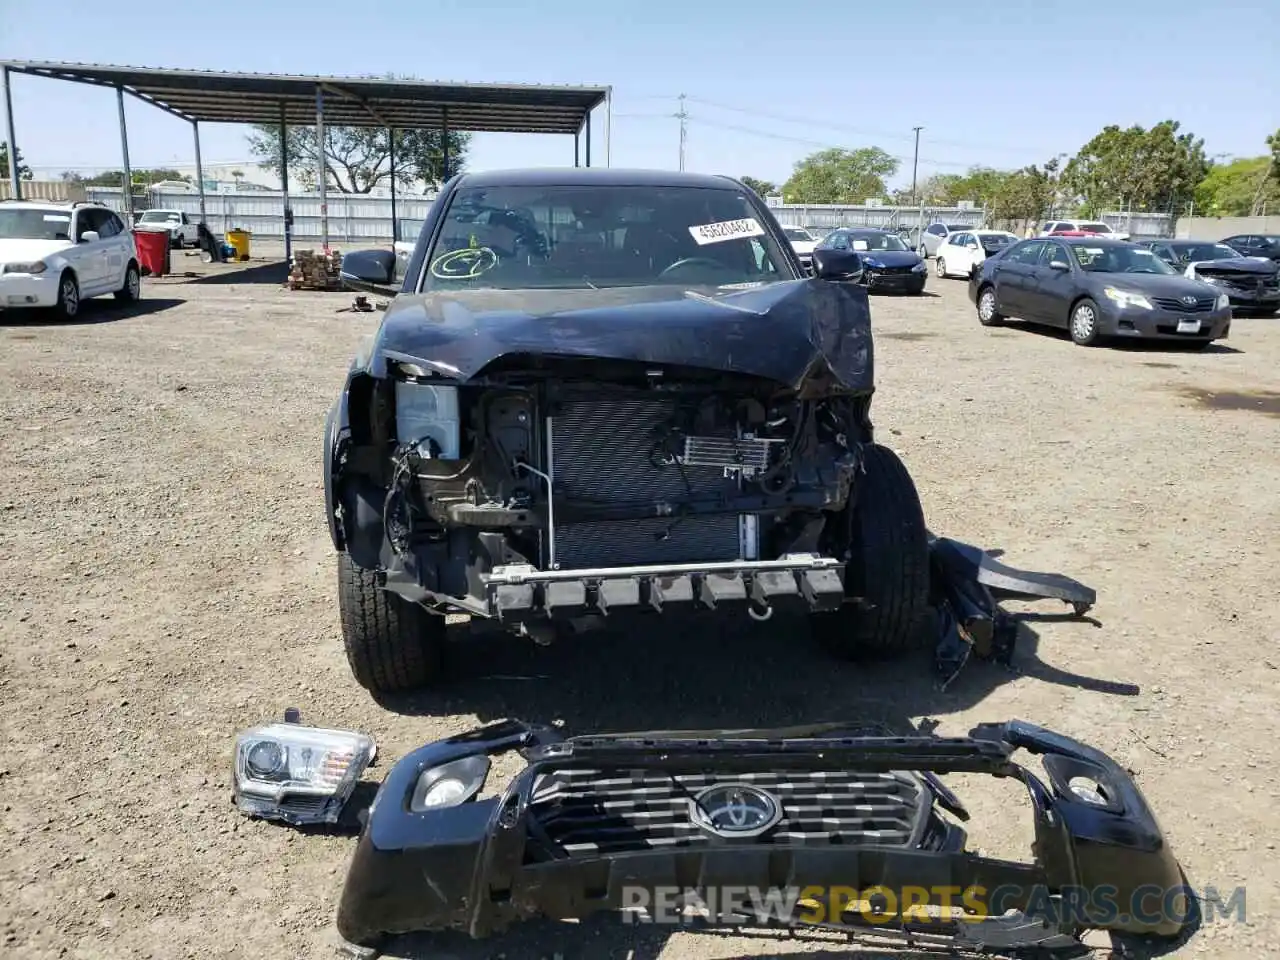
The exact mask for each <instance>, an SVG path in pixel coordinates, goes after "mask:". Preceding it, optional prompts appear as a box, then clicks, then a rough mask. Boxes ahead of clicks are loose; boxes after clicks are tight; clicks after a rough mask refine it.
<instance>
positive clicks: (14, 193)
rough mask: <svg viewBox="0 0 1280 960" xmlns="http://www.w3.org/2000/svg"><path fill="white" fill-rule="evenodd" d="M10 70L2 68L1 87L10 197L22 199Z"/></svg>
mask: <svg viewBox="0 0 1280 960" xmlns="http://www.w3.org/2000/svg"><path fill="white" fill-rule="evenodd" d="M9 83H10V80H9V68H8V67H0V87H3V88H4V120H5V141H4V143H5V146H6V147H7V148H8V152H9V191H10V193H9V195H10V196H11V197H13V199H15V200H21V199H22V180H21V178H19V176H18V139H17V138H16V137H15V136H14V135H13V94H12V93H11V92H10V91H9Z"/></svg>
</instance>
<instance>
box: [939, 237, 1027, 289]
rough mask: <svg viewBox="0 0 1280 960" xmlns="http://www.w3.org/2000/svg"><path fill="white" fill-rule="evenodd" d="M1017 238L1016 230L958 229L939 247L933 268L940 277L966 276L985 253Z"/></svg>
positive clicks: (1015, 241)
mask: <svg viewBox="0 0 1280 960" xmlns="http://www.w3.org/2000/svg"><path fill="white" fill-rule="evenodd" d="M1017 242H1018V236H1017V234H1013V233H1009V232H1008V231H1007V230H957V231H955V232H954V233H949V234H947V236H946V239H944V240H943V241H942V245H941V246H939V247H938V257H937V259H936V260H935V261H934V272H935V273H936V274H937V275H938V276H939V277H967V276H969V274H971V273H972V272H973V269H974V268H975V267H977V266H978V265H979V264H981V263H982V261H984V260H986V259H987V257H989V256H991V255H993V254H996V253H999V252H1000V251H1001V250H1003V249H1004V248H1005V247H1007V246H1009V244H1011V243H1017Z"/></svg>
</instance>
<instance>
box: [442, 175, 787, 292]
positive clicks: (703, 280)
mask: <svg viewBox="0 0 1280 960" xmlns="http://www.w3.org/2000/svg"><path fill="white" fill-rule="evenodd" d="M787 262H788V261H787V260H786V257H785V256H784V255H783V254H782V251H781V250H779V249H778V245H777V244H776V243H775V242H774V240H773V238H772V237H771V236H770V235H769V234H768V232H767V231H766V229H765V227H764V225H763V224H762V223H761V222H760V221H759V220H758V219H757V214H756V209H755V207H754V206H753V205H752V204H751V202H750V201H749V200H748V199H747V196H746V194H745V193H744V192H742V191H739V190H733V189H720V188H715V187H648V186H644V187H641V186H615V185H608V186H605V185H600V186H596V185H577V186H568V185H566V186H497V187H471V188H467V187H463V188H461V189H459V190H458V191H457V192H456V193H455V194H454V196H453V198H452V200H451V202H450V203H449V208H448V210H446V211H445V215H444V220H443V223H442V224H441V227H440V230H439V233H438V234H437V237H436V240H435V244H434V246H433V247H432V249H431V252H430V254H429V255H428V257H427V264H428V268H427V271H426V275H425V277H424V280H423V285H422V286H423V289H424V290H481V289H498V290H520V289H531V288H540V289H544V288H564V287H579V288H582V287H585V288H600V287H631V286H647V285H654V284H673V285H675V284H680V285H701V286H729V285H739V284H758V283H766V282H769V281H776V280H791V279H795V278H794V276H793V275H792V273H791V272H790V271H787V272H784V270H785V267H781V266H779V265H780V264H786V263H787Z"/></svg>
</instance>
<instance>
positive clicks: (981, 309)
mask: <svg viewBox="0 0 1280 960" xmlns="http://www.w3.org/2000/svg"><path fill="white" fill-rule="evenodd" d="M1003 320H1004V317H1003V316H1002V315H1001V314H1000V311H999V310H997V309H996V288H995V287H987V288H985V289H984V290H983V291H982V292H981V293H979V294H978V322H979V323H980V324H982V325H983V326H984V327H998V326H1000V324H1001V322H1002V321H1003Z"/></svg>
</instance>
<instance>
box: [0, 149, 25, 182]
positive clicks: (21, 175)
mask: <svg viewBox="0 0 1280 960" xmlns="http://www.w3.org/2000/svg"><path fill="white" fill-rule="evenodd" d="M13 152H14V155H15V156H16V157H17V161H18V179H19V180H30V179H31V168H30V167H29V166H27V165H26V164H25V163H23V162H22V151H21V150H14V151H13ZM0 179H3V180H8V179H9V144H7V143H0Z"/></svg>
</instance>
